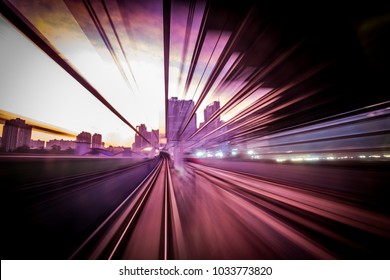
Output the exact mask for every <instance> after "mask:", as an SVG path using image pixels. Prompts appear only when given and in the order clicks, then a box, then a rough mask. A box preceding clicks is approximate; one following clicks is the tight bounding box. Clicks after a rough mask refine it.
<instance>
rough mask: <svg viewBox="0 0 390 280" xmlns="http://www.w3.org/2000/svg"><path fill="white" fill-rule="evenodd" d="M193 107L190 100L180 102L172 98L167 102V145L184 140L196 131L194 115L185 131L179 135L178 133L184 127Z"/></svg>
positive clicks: (192, 102)
mask: <svg viewBox="0 0 390 280" xmlns="http://www.w3.org/2000/svg"><path fill="white" fill-rule="evenodd" d="M194 107H195V104H194V101H192V100H180V99H178V98H177V97H172V98H171V99H169V100H168V127H167V142H168V143H169V142H172V141H179V140H180V139H186V138H188V137H189V136H191V135H192V134H193V133H194V132H195V131H196V114H194V115H193V116H192V118H191V120H190V122H189V123H188V126H187V127H186V129H185V130H184V131H183V133H182V134H181V135H180V131H181V129H182V127H184V125H185V122H186V121H187V119H188V118H189V116H190V115H191V112H192V110H193V109H194Z"/></svg>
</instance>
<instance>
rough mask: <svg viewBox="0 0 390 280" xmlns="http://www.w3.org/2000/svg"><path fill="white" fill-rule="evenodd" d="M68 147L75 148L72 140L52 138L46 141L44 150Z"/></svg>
mask: <svg viewBox="0 0 390 280" xmlns="http://www.w3.org/2000/svg"><path fill="white" fill-rule="evenodd" d="M68 149H73V150H74V149H76V143H75V141H72V140H63V139H61V140H57V139H52V140H49V141H47V142H46V150H61V151H64V150H68Z"/></svg>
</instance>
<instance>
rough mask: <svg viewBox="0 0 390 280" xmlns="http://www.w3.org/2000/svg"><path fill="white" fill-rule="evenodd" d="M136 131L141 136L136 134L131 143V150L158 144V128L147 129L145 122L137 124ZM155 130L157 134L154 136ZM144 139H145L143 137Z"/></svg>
mask: <svg viewBox="0 0 390 280" xmlns="http://www.w3.org/2000/svg"><path fill="white" fill-rule="evenodd" d="M136 129H137V131H138V132H139V133H140V134H141V135H142V136H143V137H141V136H140V135H138V134H136V135H135V139H134V143H133V147H132V148H133V150H142V149H143V148H146V147H151V146H153V147H157V146H158V145H159V135H158V129H157V130H152V131H148V130H147V128H146V125H145V124H141V125H138V126H137V127H136ZM156 131H157V136H154V134H155V133H156ZM144 138H145V139H146V140H145V139H144Z"/></svg>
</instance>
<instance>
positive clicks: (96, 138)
mask: <svg viewBox="0 0 390 280" xmlns="http://www.w3.org/2000/svg"><path fill="white" fill-rule="evenodd" d="M102 147H103V146H102V135H101V134H97V133H95V134H94V135H92V148H102Z"/></svg>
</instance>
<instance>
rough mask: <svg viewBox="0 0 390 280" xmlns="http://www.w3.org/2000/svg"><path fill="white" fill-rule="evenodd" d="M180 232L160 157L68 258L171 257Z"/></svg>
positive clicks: (165, 164) (164, 161)
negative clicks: (153, 166)
mask: <svg viewBox="0 0 390 280" xmlns="http://www.w3.org/2000/svg"><path fill="white" fill-rule="evenodd" d="M181 235H182V234H181V223H180V218H179V215H178V210H177V204H176V201H175V196H174V192H173V187H172V180H171V177H170V173H169V166H168V159H166V158H162V160H161V161H160V162H159V163H158V164H157V166H156V167H155V168H154V169H153V170H152V172H151V173H150V174H149V175H148V176H147V177H146V178H145V179H144V180H143V181H142V182H141V183H140V184H139V185H138V187H137V188H135V189H134V191H133V192H132V193H130V194H129V195H128V196H127V197H126V198H125V199H124V200H123V202H122V203H121V204H120V205H119V206H118V207H117V208H116V209H115V210H114V211H113V212H112V213H111V214H110V215H109V216H108V217H107V218H106V219H105V220H104V221H103V222H102V223H101V224H100V225H99V226H98V227H97V229H96V230H95V231H94V232H93V233H92V234H91V235H90V236H89V237H88V238H87V239H86V240H85V241H84V242H83V243H82V244H81V246H80V247H79V248H78V249H77V250H76V251H75V252H74V253H73V254H72V255H71V256H70V259H171V258H175V257H177V252H178V251H177V249H176V248H177V245H178V243H180V242H181V240H182V236H181Z"/></svg>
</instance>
